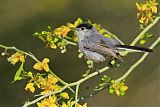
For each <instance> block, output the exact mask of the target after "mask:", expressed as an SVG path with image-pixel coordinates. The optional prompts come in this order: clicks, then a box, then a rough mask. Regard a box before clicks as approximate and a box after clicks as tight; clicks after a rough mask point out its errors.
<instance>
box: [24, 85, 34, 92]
mask: <svg viewBox="0 0 160 107" xmlns="http://www.w3.org/2000/svg"><path fill="white" fill-rule="evenodd" d="M25 90H29V91H30V92H32V93H33V92H34V91H35V88H34V83H28V84H27V85H26V87H25Z"/></svg>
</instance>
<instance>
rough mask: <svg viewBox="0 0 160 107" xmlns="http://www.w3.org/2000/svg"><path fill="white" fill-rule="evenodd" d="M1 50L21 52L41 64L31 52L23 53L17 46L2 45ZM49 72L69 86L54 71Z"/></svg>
mask: <svg viewBox="0 0 160 107" xmlns="http://www.w3.org/2000/svg"><path fill="white" fill-rule="evenodd" d="M0 48H4V49H5V50H6V51H7V50H14V51H17V52H20V53H22V54H24V55H27V56H29V57H31V58H32V59H33V60H34V61H36V62H40V61H39V60H38V59H37V58H36V57H35V56H34V55H33V54H32V53H30V52H25V51H22V50H20V49H17V48H16V47H15V46H12V47H8V46H4V45H1V44H0ZM49 72H50V73H51V74H52V75H53V76H55V78H57V79H58V80H59V81H60V82H61V83H62V84H63V85H67V84H68V83H66V82H65V81H63V80H62V79H61V78H59V77H58V76H57V75H56V74H54V73H53V72H52V70H50V69H49ZM69 89H70V90H71V91H72V92H73V93H74V90H73V89H71V88H70V87H69Z"/></svg>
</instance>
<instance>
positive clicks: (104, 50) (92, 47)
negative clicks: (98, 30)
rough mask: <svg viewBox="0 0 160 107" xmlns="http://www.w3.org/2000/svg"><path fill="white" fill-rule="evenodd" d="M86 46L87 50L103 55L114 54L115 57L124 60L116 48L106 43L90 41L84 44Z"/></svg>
mask: <svg viewBox="0 0 160 107" xmlns="http://www.w3.org/2000/svg"><path fill="white" fill-rule="evenodd" d="M84 48H85V49H86V50H89V51H93V52H97V53H101V54H103V55H109V56H112V57H114V58H117V59H119V60H121V61H123V59H122V58H121V56H120V55H119V53H118V52H116V50H114V49H112V48H110V47H107V46H106V45H105V46H104V45H101V44H97V43H88V44H87V45H84Z"/></svg>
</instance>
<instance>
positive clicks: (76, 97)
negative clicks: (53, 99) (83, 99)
mask: <svg viewBox="0 0 160 107" xmlns="http://www.w3.org/2000/svg"><path fill="white" fill-rule="evenodd" d="M79 85H80V84H78V85H77V86H76V95H75V107H77V102H78V90H79Z"/></svg>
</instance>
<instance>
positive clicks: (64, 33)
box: [61, 27, 70, 37]
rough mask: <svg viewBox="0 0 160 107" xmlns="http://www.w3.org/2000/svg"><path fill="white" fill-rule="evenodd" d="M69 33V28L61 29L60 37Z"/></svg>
mask: <svg viewBox="0 0 160 107" xmlns="http://www.w3.org/2000/svg"><path fill="white" fill-rule="evenodd" d="M69 31H70V28H68V27H64V28H62V31H61V35H62V36H63V37H64V36H66V35H67V34H68V32H69Z"/></svg>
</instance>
